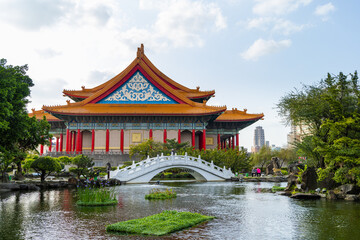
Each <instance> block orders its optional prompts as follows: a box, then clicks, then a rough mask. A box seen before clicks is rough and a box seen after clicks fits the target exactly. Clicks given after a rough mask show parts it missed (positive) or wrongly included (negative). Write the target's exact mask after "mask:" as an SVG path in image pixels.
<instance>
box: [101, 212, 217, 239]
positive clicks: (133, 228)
mask: <svg viewBox="0 0 360 240" xmlns="http://www.w3.org/2000/svg"><path fill="white" fill-rule="evenodd" d="M211 219H214V217H211V216H204V215H201V214H199V213H191V212H177V211H163V212H162V213H159V214H155V215H152V216H148V217H145V218H140V219H132V220H128V221H124V222H118V223H115V224H111V225H108V226H106V231H107V232H120V233H130V234H144V235H157V236H160V235H164V234H168V233H172V232H175V231H179V230H182V229H184V228H188V227H192V226H195V225H196V224H199V223H201V222H205V221H208V220H211Z"/></svg>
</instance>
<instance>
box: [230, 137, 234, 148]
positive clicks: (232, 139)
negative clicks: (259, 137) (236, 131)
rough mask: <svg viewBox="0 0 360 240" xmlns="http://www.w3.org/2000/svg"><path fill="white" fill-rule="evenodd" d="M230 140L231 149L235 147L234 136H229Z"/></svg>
mask: <svg viewBox="0 0 360 240" xmlns="http://www.w3.org/2000/svg"><path fill="white" fill-rule="evenodd" d="M231 141H232V143H231V146H232V148H233V149H235V137H234V136H232V137H231Z"/></svg>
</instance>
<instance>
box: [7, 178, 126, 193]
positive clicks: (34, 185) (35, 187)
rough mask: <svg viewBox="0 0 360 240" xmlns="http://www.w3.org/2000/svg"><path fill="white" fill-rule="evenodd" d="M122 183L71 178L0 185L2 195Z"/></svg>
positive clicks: (119, 183) (113, 180)
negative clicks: (5, 193) (15, 192)
mask: <svg viewBox="0 0 360 240" xmlns="http://www.w3.org/2000/svg"><path fill="white" fill-rule="evenodd" d="M121 184H122V183H121V182H120V181H118V180H116V179H110V180H97V181H86V180H82V181H78V180H77V179H75V178H69V180H68V181H46V182H40V181H16V182H10V183H0V194H1V193H4V192H10V191H39V190H48V189H59V188H76V187H78V186H81V187H85V186H88V185H90V186H116V185H121Z"/></svg>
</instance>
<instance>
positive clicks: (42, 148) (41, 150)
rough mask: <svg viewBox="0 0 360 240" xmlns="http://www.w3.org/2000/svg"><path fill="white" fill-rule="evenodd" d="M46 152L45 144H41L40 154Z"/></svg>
mask: <svg viewBox="0 0 360 240" xmlns="http://www.w3.org/2000/svg"><path fill="white" fill-rule="evenodd" d="M43 154H44V145H42V144H41V145H40V156H41V155H43Z"/></svg>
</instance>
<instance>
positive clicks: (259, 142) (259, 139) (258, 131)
mask: <svg viewBox="0 0 360 240" xmlns="http://www.w3.org/2000/svg"><path fill="white" fill-rule="evenodd" d="M264 145H265V133H264V129H263V128H262V127H261V126H258V127H256V128H255V132H254V146H253V149H252V151H253V152H258V151H259V149H260V148H261V147H262V146H264Z"/></svg>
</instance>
